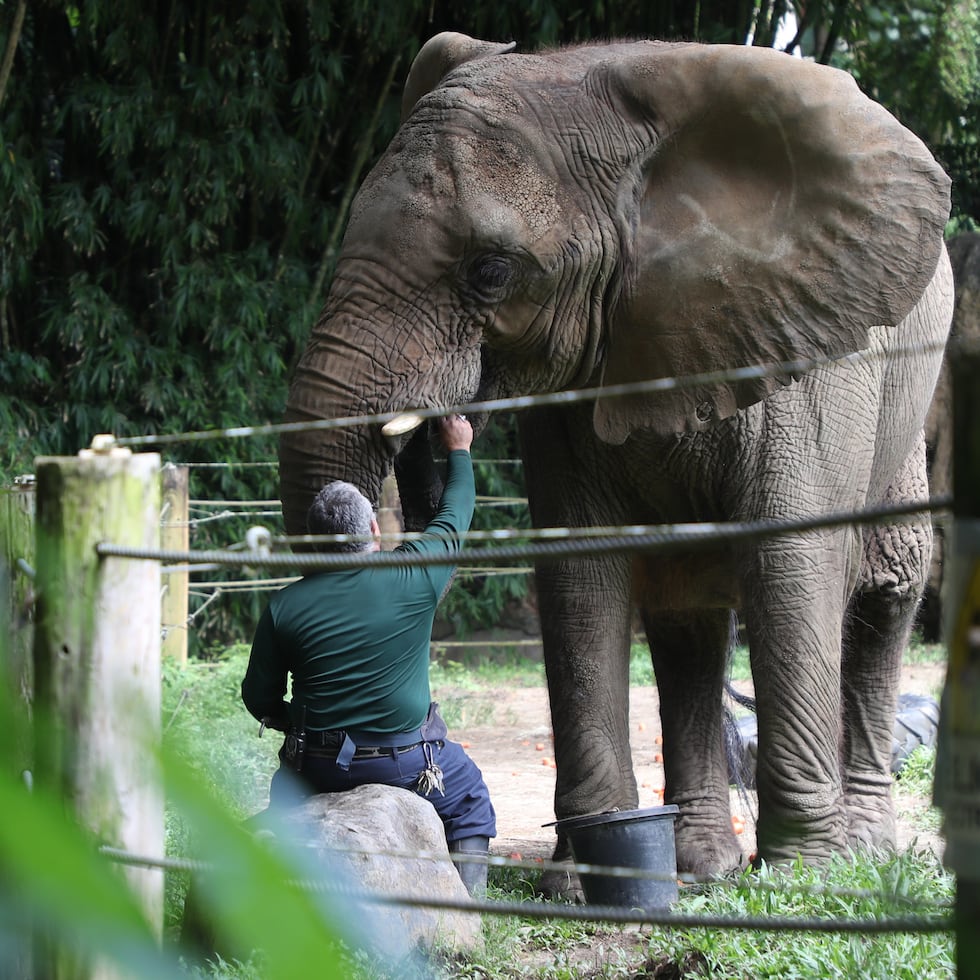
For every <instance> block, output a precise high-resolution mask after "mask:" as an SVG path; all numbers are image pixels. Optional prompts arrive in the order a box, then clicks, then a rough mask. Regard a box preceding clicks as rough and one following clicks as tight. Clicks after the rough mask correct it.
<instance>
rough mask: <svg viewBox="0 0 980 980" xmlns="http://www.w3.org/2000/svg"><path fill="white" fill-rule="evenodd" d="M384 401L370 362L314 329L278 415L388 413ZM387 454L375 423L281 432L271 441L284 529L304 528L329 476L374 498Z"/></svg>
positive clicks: (301, 418) (312, 417)
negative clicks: (275, 444) (275, 447)
mask: <svg viewBox="0 0 980 980" xmlns="http://www.w3.org/2000/svg"><path fill="white" fill-rule="evenodd" d="M382 378H384V379H385V380H384V381H382ZM391 400H392V394H391V384H390V381H388V380H387V379H386V373H383V372H380V371H379V369H378V364H377V362H376V361H375V360H373V359H372V358H370V357H369V356H367V355H366V354H364V353H362V352H356V351H353V350H352V348H351V345H350V344H347V343H345V342H343V341H342V340H341V339H340V338H339V337H337V336H336V335H332V336H326V337H325V336H323V335H322V334H320V335H316V334H315V335H314V337H313V338H312V339H311V340H310V343H309V346H308V347H307V351H306V354H305V355H304V357H303V359H302V361H301V362H300V364H299V365H298V367H297V368H296V373H295V375H294V377H293V381H292V385H291V386H290V390H289V400H288V402H287V405H286V413H285V416H284V421H285V422H287V423H305V422H316V421H320V420H323V419H337V420H342V419H345V418H349V417H351V416H357V415H371V414H375V413H377V412H383V411H388V410H389V406H390V403H391ZM392 454H393V450H392V449H391V448H390V447H388V446H386V444H385V441H384V439H383V437H382V436H381V434H380V432H379V430H378V427H377V426H368V425H352V426H347V427H340V428H328V429H319V430H305V431H302V430H301V431H296V432H285V433H283V434H282V436H281V437H280V440H279V493H280V498H281V500H282V509H283V519H284V521H285V525H286V533H287V534H306V533H307V527H306V514H307V511H308V510H309V507H310V504H311V503H312V502H313V498H314V497H315V496H316V494H317V493H318V492H319V490H320V489H321V487H323V486H324V484H326V483H329V482H330V481H331V480H347V481H349V482H350V483H353V484H354V485H355V486H356V487H357V488H358V489H359V490H360V491H361V492H362V493H363V494H364V495H365V496H366V497H368V499H370V500H371V501H373V502H374V503H377V501H378V498H379V497H380V494H381V484H382V481H383V480H384V477H385V474H386V472H387V470H388V467H389V463H390V458H391V455H392Z"/></svg>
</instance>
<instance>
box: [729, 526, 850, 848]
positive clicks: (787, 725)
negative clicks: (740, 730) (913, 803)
mask: <svg viewBox="0 0 980 980" xmlns="http://www.w3.org/2000/svg"><path fill="white" fill-rule="evenodd" d="M859 554H860V545H859V543H858V540H857V537H856V536H855V535H853V534H852V533H851V532H849V531H846V530H844V531H838V532H835V533H832V534H831V533H827V534H812V535H799V536H795V537H791V538H771V539H768V540H766V541H764V542H763V543H762V544H760V545H759V546H758V548H757V549H755V550H754V551H753V553H752V554H751V556H750V557H749V559H748V561H747V562H746V565H745V567H744V568H743V570H742V583H743V595H744V598H745V608H744V613H745V623H746V627H747V630H748V636H749V647H750V652H751V660H752V677H753V681H754V684H755V694H756V707H757V710H758V721H759V753H758V763H757V771H756V786H757V789H758V793H759V819H758V823H757V827H756V829H757V837H758V856H759V858H761V859H764V860H766V861H770V862H781V861H792V860H794V859H796V857H797V856H798V855H801V856H802V857H803V859H804V860H805V861H808V862H821V861H825V860H827V859H828V858H829V856H830V854H831V853H833V852H835V851H841V850H843V849H844V848H845V846H846V844H847V821H846V817H845V813H844V806H843V799H842V795H843V791H842V785H841V773H840V750H841V698H840V667H841V658H840V648H841V628H842V623H843V618H844V608H845V605H846V602H847V594H848V592H849V591H850V588H851V586H852V585H853V581H854V574H855V568H856V563H857V561H858V560H859Z"/></svg>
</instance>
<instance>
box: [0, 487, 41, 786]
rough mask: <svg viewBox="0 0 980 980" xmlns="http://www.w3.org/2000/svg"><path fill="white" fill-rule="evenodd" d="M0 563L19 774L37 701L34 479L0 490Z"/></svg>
mask: <svg viewBox="0 0 980 980" xmlns="http://www.w3.org/2000/svg"><path fill="white" fill-rule="evenodd" d="M0 556H2V557H0V560H2V562H3V565H4V567H5V568H6V572H7V583H6V584H7V590H8V591H7V594H6V599H7V603H6V612H5V616H4V618H3V622H4V623H5V625H6V626H7V638H6V648H5V649H4V651H3V652H4V654H5V655H6V657H7V663H6V664H5V667H6V676H5V677H4V678H3V680H4V682H5V683H6V684H7V685H8V687H9V690H10V693H11V695H12V696H11V698H10V703H11V704H12V705H13V706H14V709H15V710H16V712H17V715H18V717H17V718H16V719H15V720H14V722H15V724H14V748H15V756H14V758H13V759H10V760H4V762H5V763H8V762H9V763H10V764H11V765H12V766H13V767H14V771H15V772H21V771H24V770H29V769H31V768H32V766H33V758H34V749H33V746H32V745H31V739H30V715H31V704H32V702H33V700H34V581H33V574H34V565H35V558H34V477H33V476H30V477H27V476H25V477H19V478H18V479H17V480H16V481H14V484H13V486H10V487H5V488H4V489H3V490H2V491H0Z"/></svg>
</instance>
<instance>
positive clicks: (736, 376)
mask: <svg viewBox="0 0 980 980" xmlns="http://www.w3.org/2000/svg"><path fill="white" fill-rule="evenodd" d="M944 349H945V344H915V345H910V346H903V347H895V348H893V349H890V350H887V351H875V350H871V349H870V348H869V349H865V350H861V351H856V352H854V353H852V354H845V355H844V356H842V357H816V358H803V359H799V360H794V361H783V362H780V363H776V364H766V365H754V366H751V367H741V368H728V369H725V370H720V371H707V372H703V373H700V374H692V375H686V376H684V377H673V378H654V379H651V380H648V381H636V382H630V383H626V384H618V385H608V386H606V387H593V388H579V389H575V390H572V391H554V392H546V393H542V394H535V395H518V396H515V397H511V398H494V399H488V400H484V401H473V402H462V403H460V404H458V405H445V406H440V407H439V408H428V407H424V406H411V405H406V406H404V407H403V408H401V409H399V410H398V411H390V412H376V413H369V414H364V415H352V416H347V417H344V418H333V419H314V420H312V421H306V422H272V423H265V424H257V425H243V426H231V427H228V428H220V429H219V428H215V429H202V430H198V431H194V432H175V433H157V434H156V435H151V434H144V435H136V436H121V437H118V438H116V439H115V440H114V441H115V445H117V446H124V447H134V448H135V447H141V446H151V445H153V446H166V445H175V444H179V443H186V442H206V441H211V440H214V439H245V438H254V437H258V436H267V435H285V434H287V433H297V432H321V431H325V430H330V429H346V428H356V427H360V426H363V425H377V426H381V425H384V424H385V423H386V422H391V421H393V420H394V419H396V418H398V417H399V416H400V415H402V414H403V413H404V412H406V411H411V412H412V413H413V414H415V415H418V416H419V417H420V418H422V419H433V418H439V417H441V416H444V415H447V414H453V413H462V414H469V415H479V414H493V413H495V412H516V411H523V410H525V409H528V408H539V407H548V406H566V405H574V404H578V403H582V402H594V401H597V400H599V399H611V398H624V397H630V396H634V395H646V394H655V393H657V392H665V391H678V390H684V389H687V388H694V387H699V386H702V385H704V386H710V385H717V384H737V383H740V382H744V381H758V380H760V379H764V378H786V379H790V378H794V377H796V376H799V375H804V374H808V373H809V372H811V371H814V370H816V369H818V368H821V367H828V366H830V365H832V364H840V365H845V364H846V365H854V366H857V365H859V364H863V363H866V362H869V361H876V360H882V359H885V360H890V359H892V358H899V357H910V356H912V355H915V354H920V353H924V352H937V353H939V352H942V351H943V350H944Z"/></svg>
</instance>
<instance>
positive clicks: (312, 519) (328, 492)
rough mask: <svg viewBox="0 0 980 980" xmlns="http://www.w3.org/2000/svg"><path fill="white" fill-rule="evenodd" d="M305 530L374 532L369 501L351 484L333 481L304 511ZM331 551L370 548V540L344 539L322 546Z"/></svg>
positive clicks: (332, 532)
mask: <svg viewBox="0 0 980 980" xmlns="http://www.w3.org/2000/svg"><path fill="white" fill-rule="evenodd" d="M306 529H307V531H308V532H309V533H310V534H352V535H359V536H361V535H375V534H377V533H378V522H377V521H376V520H375V517H374V508H373V507H372V506H371V501H369V500H368V499H367V497H365V496H364V494H363V493H361V491H360V490H358V489H357V487H355V486H354V484H353V483H345V482H344V481H343V480H334V481H333V483H328V484H327V485H326V486H325V487H324V488H323V489H322V490H321V491H320V492H319V493H318V494H317V495H316V499H315V500H314V501H313V503H312V504H311V505H310V509H309V510H308V511H307V513H306ZM322 547H326V548H329V549H330V550H331V551H372V550H373V549H374V548H375V547H376V545H375V544H374V543H373V542H372V541H367V540H365V541H360V542H358V541H348V542H344V543H342V544H331V545H324V546H322Z"/></svg>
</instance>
